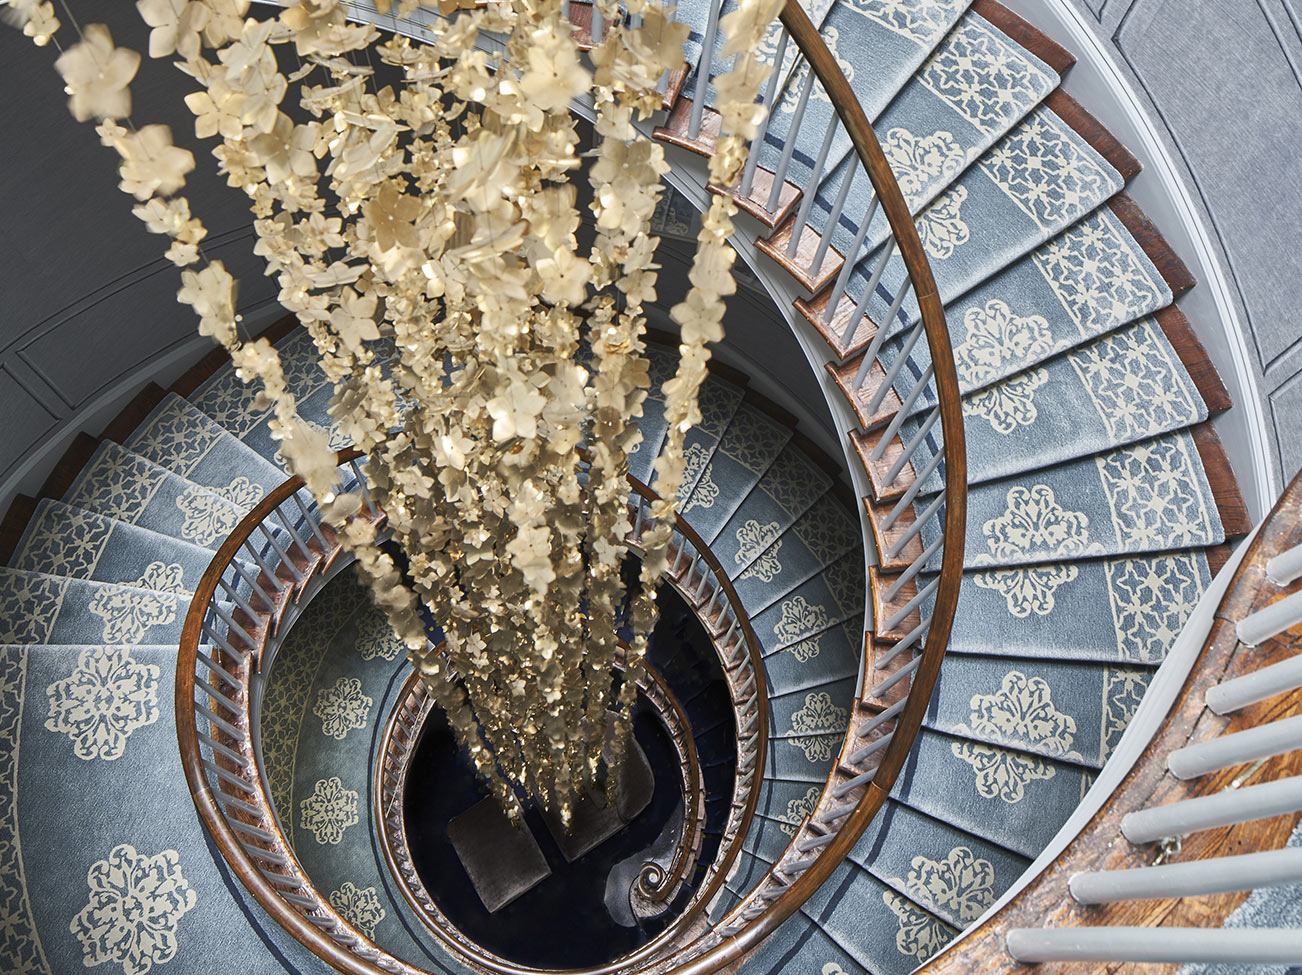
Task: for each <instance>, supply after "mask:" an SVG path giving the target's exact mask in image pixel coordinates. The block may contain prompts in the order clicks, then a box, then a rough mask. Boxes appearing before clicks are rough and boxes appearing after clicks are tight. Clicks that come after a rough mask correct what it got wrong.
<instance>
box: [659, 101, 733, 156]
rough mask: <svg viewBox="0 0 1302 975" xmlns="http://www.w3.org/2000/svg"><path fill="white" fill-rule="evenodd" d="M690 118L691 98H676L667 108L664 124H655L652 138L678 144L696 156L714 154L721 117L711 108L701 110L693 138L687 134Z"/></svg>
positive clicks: (721, 123)
mask: <svg viewBox="0 0 1302 975" xmlns="http://www.w3.org/2000/svg"><path fill="white" fill-rule="evenodd" d="M691 120H692V99H690V98H678V99H677V100H675V101H674V104H673V107H672V108H670V109H669V116H668V118H666V119H665V124H664V125H659V126H656V128H655V131H653V132H652V134H651V135H652V138H655V139H659V140H660V141H661V142H667V143H669V144H670V145H671V146H678V147H679V148H680V149H686V150H687V151H688V152H694V153H696V154H697V155H698V156H712V155H714V147H715V144H716V143H717V142H718V139H719V132H720V131H721V129H722V125H723V117H722V116H721V115H719V113H718V112H716V111H714V110H713V109H711V108H705V109H702V110H701V128H700V131H699V132H698V133H697V136H696V138H695V139H693V138H691V137H690V136H689V135H688V134H687V131H688V128H689V127H690V125H691Z"/></svg>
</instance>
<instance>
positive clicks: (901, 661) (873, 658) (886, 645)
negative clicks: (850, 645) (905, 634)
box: [863, 637, 913, 709]
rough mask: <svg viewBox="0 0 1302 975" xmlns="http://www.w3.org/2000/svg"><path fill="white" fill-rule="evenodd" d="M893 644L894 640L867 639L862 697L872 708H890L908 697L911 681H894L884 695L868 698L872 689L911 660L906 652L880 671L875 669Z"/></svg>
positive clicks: (911, 657) (898, 655)
mask: <svg viewBox="0 0 1302 975" xmlns="http://www.w3.org/2000/svg"><path fill="white" fill-rule="evenodd" d="M895 642H896V641H894V640H881V639H880V638H876V637H874V638H872V639H869V641H868V647H869V650H868V660H867V661H866V662H865V665H864V686H863V697H864V701H865V702H866V703H868V704H869V705H872V706H874V707H878V708H883V709H885V708H888V707H890V706H891V705H892V704H898V703H899V702H900V701H902V700H904V699H905V698H906V697H908V696H909V688H910V687H911V686H912V683H913V681H912V680H911V679H908V680H899V681H896V682H895V683H894V684H893V685H891V686H890V687H888V688H887V689H886V693H884V694H882V695H879V696H876V697H869V696H868V692H869V691H870V690H871V689H872V688H874V687H875V686H877V685H878V684H880V683H881V682H882V681H884V680H885V679H886V678H887V677H890V676H891V675H892V674H895V673H897V672H899V670H900V669H901V668H903V667H904V666H906V665H907V664H908V663H909V662H910V661H911V660H912V659H913V655H912V653H910V652H909V651H907V650H906V651H903V652H901V653H899V654H897V655H896V656H895V657H894V659H892V660H891V661H890V662H889V663H888V664H886V666H884V667H882V668H881V669H880V670H879V669H877V661H878V660H879V659H881V658H882V657H883V656H885V655H886V652H887V651H888V650H890V648H891V647H892V646H894V645H895Z"/></svg>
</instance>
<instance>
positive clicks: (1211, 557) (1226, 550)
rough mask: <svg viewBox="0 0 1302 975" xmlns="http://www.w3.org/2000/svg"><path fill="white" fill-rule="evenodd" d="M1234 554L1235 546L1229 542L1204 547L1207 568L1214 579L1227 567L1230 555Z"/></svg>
mask: <svg viewBox="0 0 1302 975" xmlns="http://www.w3.org/2000/svg"><path fill="white" fill-rule="evenodd" d="M1233 554H1234V546H1233V545H1231V544H1230V543H1229V542H1221V544H1219V545H1213V546H1212V547H1211V548H1205V549H1203V555H1204V556H1205V557H1206V559H1207V569H1208V571H1209V572H1211V574H1212V578H1213V579H1214V578H1216V576H1217V575H1218V574H1219V573H1220V571H1221V569H1223V568H1225V563H1226V562H1228V561H1229V560H1230V556H1231V555H1233Z"/></svg>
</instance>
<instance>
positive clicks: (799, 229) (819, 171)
mask: <svg viewBox="0 0 1302 975" xmlns="http://www.w3.org/2000/svg"><path fill="white" fill-rule="evenodd" d="M840 124H841V116H839V115H837V114H836V113H835V112H833V113H832V117H831V118H830V119H828V120H827V130H826V131H825V132H824V133H823V142H822V144H821V145H820V146H819V147H818V156H817V157H815V159H814V171H813V172H812V173H811V174H810V176H809V178H808V179H807V180H806V181H805V192H804V193H803V194H802V195H801V200H800V209H799V210H798V211H797V213H796V222H795V223H794V224H793V225H792V227H791V239H790V240H789V241H787V257H790V258H794V257H795V256H796V251H797V250H798V249H799V247H800V238H801V236H802V235H803V234H804V232H805V225H806V224H807V223H808V222H809V209H810V207H812V206H813V205H814V197H816V196H818V187H819V185H820V184H821V183H822V182H823V167H825V166H826V165H827V154H828V153H829V152H830V151H831V150H832V139H833V138H835V136H836V130H837V128H838V126H839V125H840Z"/></svg>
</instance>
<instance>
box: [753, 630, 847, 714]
mask: <svg viewBox="0 0 1302 975" xmlns="http://www.w3.org/2000/svg"><path fill="white" fill-rule="evenodd" d="M861 625H862V621H861V619H860V618H859V617H858V616H855V617H853V618H852V619H848V620H846V621H845V622H844V623H841V624H839V625H837V626H833V627H830V628H829V629H826V630H820V631H819V632H817V633H814V634H812V635H811V636H808V637H806V638H805V639H803V640H801V641H800V642H798V643H793V644H791V645H789V646H787V647H784V648H783V649H782V651H780V652H778V653H771V654H769V655H768V656H766V657H765V658H764V676H765V679H766V680H767V681H768V686H769V693H770V694H771V695H773V694H789V693H791V692H793V691H804V690H812V689H814V688H816V687H819V686H822V685H823V684H826V683H828V682H830V681H836V680H840V679H841V678H843V677H851V676H854V675H856V674H858V673H859V660H860V656H861V654H860V650H861V648H862V646H863V632H862V629H861Z"/></svg>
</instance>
